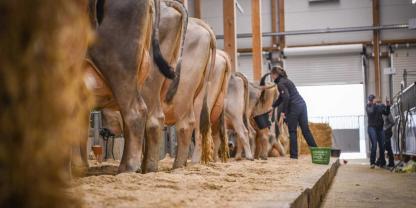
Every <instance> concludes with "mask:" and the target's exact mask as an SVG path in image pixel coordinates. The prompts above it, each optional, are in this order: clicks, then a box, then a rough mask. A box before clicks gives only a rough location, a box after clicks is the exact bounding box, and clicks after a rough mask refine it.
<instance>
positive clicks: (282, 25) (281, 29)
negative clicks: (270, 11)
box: [278, 0, 286, 49]
mask: <svg viewBox="0 0 416 208" xmlns="http://www.w3.org/2000/svg"><path fill="white" fill-rule="evenodd" d="M278 14H279V32H284V31H285V0H278ZM279 47H280V49H283V48H285V47H286V38H285V36H284V35H282V36H279Z"/></svg>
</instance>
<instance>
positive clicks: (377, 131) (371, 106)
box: [366, 95, 390, 168]
mask: <svg viewBox="0 0 416 208" xmlns="http://www.w3.org/2000/svg"><path fill="white" fill-rule="evenodd" d="M366 111H367V116H368V135H369V137H370V143H371V154H370V167H371V168H374V167H375V165H376V153H377V143H378V147H379V153H380V155H379V158H378V160H377V161H378V165H379V166H380V167H384V166H385V165H386V159H385V158H384V152H385V146H384V141H385V139H384V131H383V125H384V121H383V114H384V115H388V114H389V113H390V104H389V103H387V106H386V105H384V104H382V103H381V101H380V99H375V96H374V95H370V96H368V103H367V107H366Z"/></svg>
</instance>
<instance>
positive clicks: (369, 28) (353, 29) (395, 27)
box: [216, 24, 409, 39]
mask: <svg viewBox="0 0 416 208" xmlns="http://www.w3.org/2000/svg"><path fill="white" fill-rule="evenodd" d="M408 28H409V25H408V24H394V25H380V26H360V27H341V28H325V29H311V30H293V31H285V32H265V33H262V36H263V37H271V36H286V35H312V34H322V33H343V32H361V31H374V30H398V29H408ZM252 36H253V35H252V34H251V33H240V34H237V38H251V37H252ZM216 38H217V39H224V35H217V36H216Z"/></svg>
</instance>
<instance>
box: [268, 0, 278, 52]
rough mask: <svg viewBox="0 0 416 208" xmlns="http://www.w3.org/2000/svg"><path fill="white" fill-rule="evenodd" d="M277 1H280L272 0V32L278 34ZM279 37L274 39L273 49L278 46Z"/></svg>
mask: <svg viewBox="0 0 416 208" xmlns="http://www.w3.org/2000/svg"><path fill="white" fill-rule="evenodd" d="M277 1H278V0H271V1H270V2H271V10H272V11H271V12H272V32H274V33H275V32H277ZM277 44H278V43H277V36H273V37H272V45H271V47H274V46H277Z"/></svg>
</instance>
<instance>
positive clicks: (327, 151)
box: [310, 147, 331, 165]
mask: <svg viewBox="0 0 416 208" xmlns="http://www.w3.org/2000/svg"><path fill="white" fill-rule="evenodd" d="M310 150H311V155H312V163H315V164H322V165H328V164H329V159H330V158H331V148H330V147H311V148H310Z"/></svg>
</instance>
